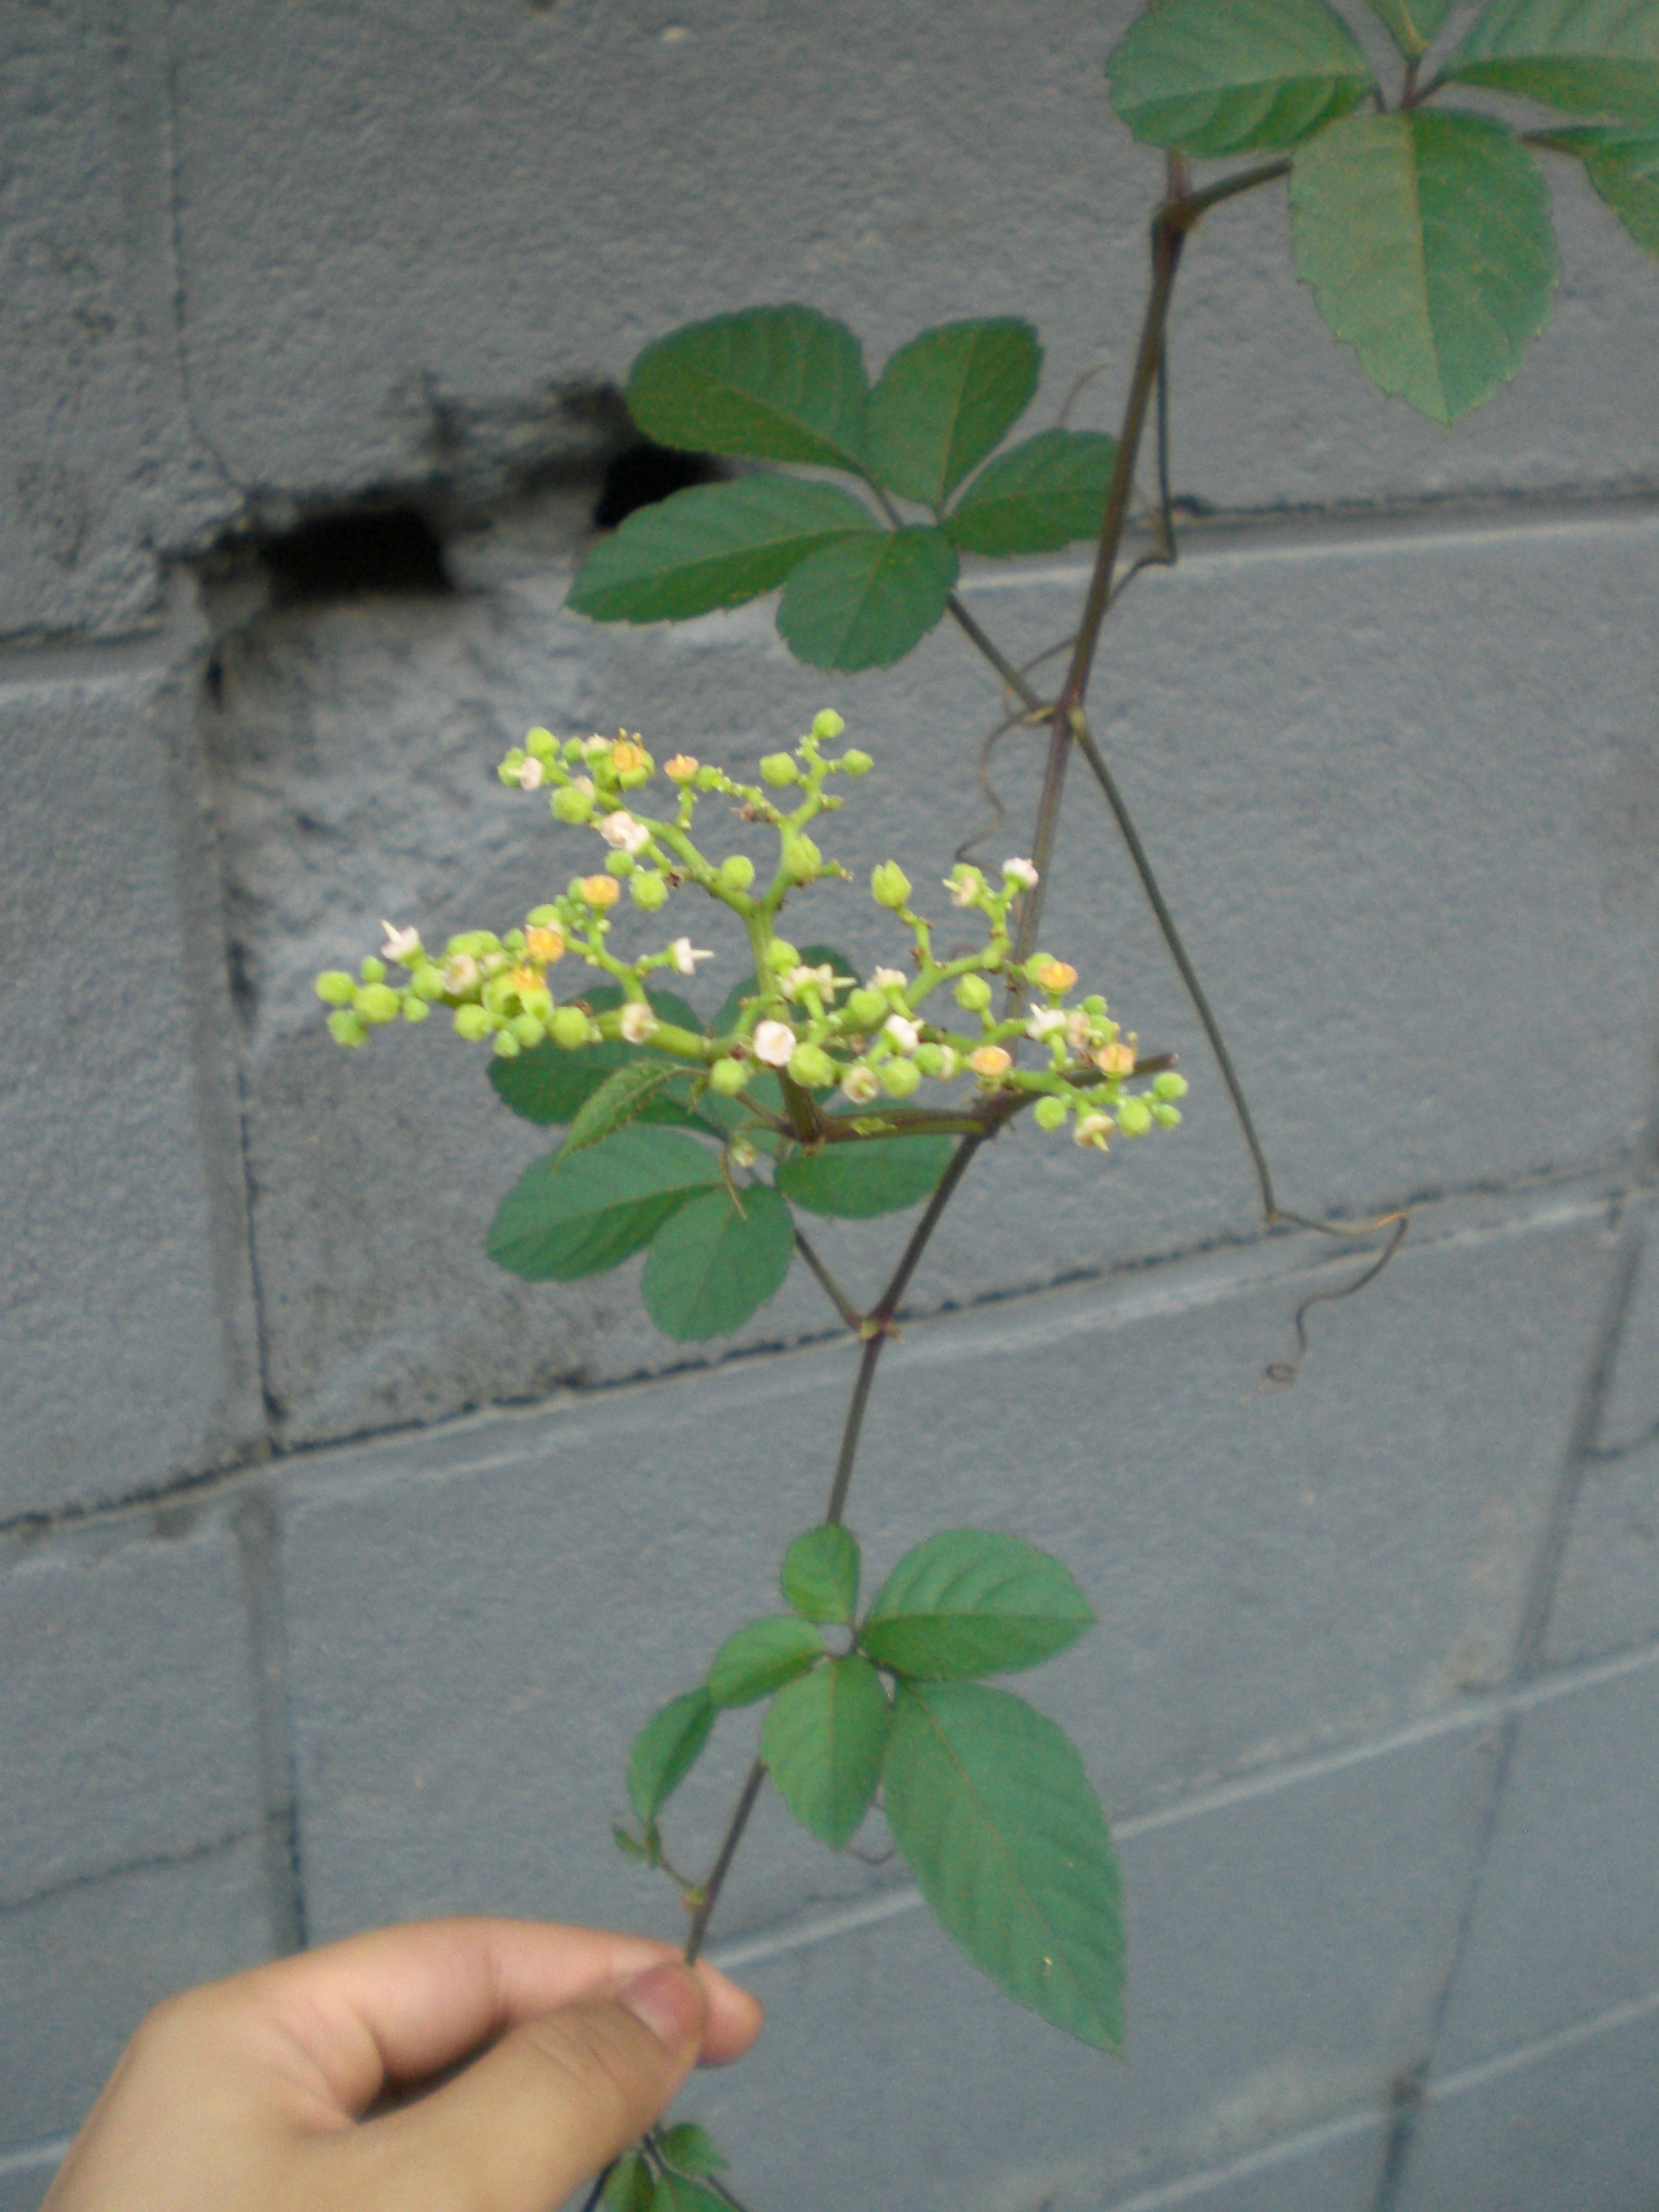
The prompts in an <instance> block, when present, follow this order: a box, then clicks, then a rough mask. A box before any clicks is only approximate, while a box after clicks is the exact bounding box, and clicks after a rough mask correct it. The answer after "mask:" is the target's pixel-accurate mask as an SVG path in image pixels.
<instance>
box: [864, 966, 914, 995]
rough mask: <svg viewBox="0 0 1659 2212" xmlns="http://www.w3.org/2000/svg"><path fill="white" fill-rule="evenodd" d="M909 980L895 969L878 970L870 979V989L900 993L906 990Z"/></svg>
mask: <svg viewBox="0 0 1659 2212" xmlns="http://www.w3.org/2000/svg"><path fill="white" fill-rule="evenodd" d="M909 980H910V979H909V977H908V975H904V974H903V973H902V971H901V970H900V969H896V968H878V969H877V970H876V972H875V974H874V975H872V977H871V978H870V988H871V989H872V991H902V990H904V989H906V988H907V987H908V983H909Z"/></svg>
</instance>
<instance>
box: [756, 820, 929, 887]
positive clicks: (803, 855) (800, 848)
mask: <svg viewBox="0 0 1659 2212" xmlns="http://www.w3.org/2000/svg"><path fill="white" fill-rule="evenodd" d="M822 866H823V854H822V853H820V852H819V850H818V848H817V846H816V845H815V844H814V843H813V842H812V840H811V838H810V837H808V836H804V835H803V834H802V833H801V832H800V831H799V830H797V832H796V833H795V835H794V836H793V837H786V838H785V840H784V844H783V872H784V873H785V875H786V876H787V877H788V878H789V880H790V882H791V883H792V884H810V883H811V881H812V879H813V878H814V877H815V876H816V875H817V872H818V870H819V869H820V868H821V867H822ZM904 888H905V889H906V890H909V888H910V886H909V885H908V884H906V885H905V887H904Z"/></svg>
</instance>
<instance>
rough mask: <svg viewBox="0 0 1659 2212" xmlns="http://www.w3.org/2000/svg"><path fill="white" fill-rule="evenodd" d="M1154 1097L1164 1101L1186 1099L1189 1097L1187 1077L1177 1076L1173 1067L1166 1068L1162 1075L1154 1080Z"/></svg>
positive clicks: (1156, 1076)
mask: <svg viewBox="0 0 1659 2212" xmlns="http://www.w3.org/2000/svg"><path fill="white" fill-rule="evenodd" d="M1152 1096H1153V1097H1154V1098H1164V1099H1170V1098H1184V1097H1186V1096H1187V1079H1186V1077H1185V1076H1184V1075H1177V1074H1176V1072H1175V1070H1174V1068H1172V1067H1166V1068H1165V1069H1164V1073H1163V1074H1162V1075H1155V1076H1154V1077H1153V1078H1152Z"/></svg>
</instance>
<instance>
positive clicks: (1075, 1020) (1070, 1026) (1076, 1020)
mask: <svg viewBox="0 0 1659 2212" xmlns="http://www.w3.org/2000/svg"><path fill="white" fill-rule="evenodd" d="M1094 1033H1095V1018H1094V1016H1093V1015H1092V1014H1090V1013H1085V1012H1084V1010H1083V1008H1082V1007H1081V1006H1073V1009H1072V1011H1071V1012H1070V1013H1069V1014H1067V1015H1066V1043H1067V1044H1068V1045H1070V1046H1071V1048H1072V1049H1073V1052H1081V1051H1082V1049H1083V1048H1084V1046H1085V1044H1088V1043H1090V1042H1091V1041H1092V1039H1093V1036H1094Z"/></svg>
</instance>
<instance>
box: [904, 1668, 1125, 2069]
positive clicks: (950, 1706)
mask: <svg viewBox="0 0 1659 2212" xmlns="http://www.w3.org/2000/svg"><path fill="white" fill-rule="evenodd" d="M882 1784H883V1788H884V1801H883V1802H884V1807H885V1810H886V1814H887V1825H888V1826H889V1827H890V1829H891V1830H892V1833H893V1840H894V1842H895V1843H896V1844H897V1845H898V1848H899V1850H901V1851H902V1853H903V1855H904V1857H905V1859H906V1861H907V1862H908V1865H909V1867H910V1869H911V1872H912V1873H913V1874H914V1875H915V1877H916V1881H917V1884H918V1886H919V1887H920V1888H921V1893H922V1895H923V1896H924V1897H925V1898H926V1899H927V1903H928V1905H929V1906H930V1907H931V1909H932V1911H933V1915H934V1917H935V1918H936V1919H938V1920H939V1923H941V1925H942V1926H944V1927H945V1929H947V1930H948V1931H949V1933H950V1934H951V1936H954V1937H955V1938H956V1940H957V1942H958V1943H959V1944H960V1945H961V1946H962V1948H963V1950H964V1951H965V1952H966V1953H967V1954H968V1956H969V1958H970V1959H971V1960H973V1962H974V1964H975V1966H979V1967H981V1968H982V1970H983V1971H984V1972H986V1973H987V1974H989V1975H990V1976H991V1978H992V1979H993V1980H994V1981H995V1982H996V1983H997V1984H999V1986H1000V1988H1002V1989H1003V1990H1006V1992H1007V1994H1008V1995H1009V1996H1011V1997H1012V1998H1013V1999H1014V2001H1015V2002H1016V2003H1017V2004H1023V2005H1029V2006H1030V2008H1031V2009H1032V2010H1033V2011H1034V2012H1040V2013H1041V2014H1042V2015H1043V2017H1044V2018H1045V2019H1046V2020H1050V2021H1053V2022H1054V2025H1055V2027H1062V2028H1064V2029H1065V2030H1066V2033H1067V2034H1069V2035H1075V2036H1078V2037H1079V2038H1080V2039H1082V2041H1084V2042H1085V2043H1091V2044H1093V2045H1096V2046H1097V2048H1098V2049H1101V2050H1106V2051H1116V2050H1118V2049H1120V2048H1121V2044H1122V2039H1123V2015H1122V1983H1123V1917H1122V1902H1121V1892H1122V1884H1121V1876H1120V1875H1119V1873H1118V1866H1117V1858H1116V1855H1115V1852H1114V1851H1113V1849H1112V1841H1111V1837H1110V1835H1109V1832H1108V1831H1107V1826H1106V1816H1105V1814H1103V1812H1102V1811H1101V1808H1100V1802H1099V1800H1098V1799H1097V1797H1096V1796H1095V1793H1094V1790H1093V1789H1092V1788H1091V1785H1090V1782H1089V1778H1088V1776H1087V1774H1086V1773H1085V1771H1084V1766H1083V1761H1082V1760H1081V1759H1079V1756H1078V1754H1077V1752H1076V1751H1075V1749H1074V1748H1073V1746H1072V1744H1071V1743H1070V1742H1069V1741H1067V1739H1066V1735H1065V1734H1064V1732H1063V1730H1061V1729H1059V1728H1057V1727H1056V1726H1055V1725H1054V1722H1053V1721H1051V1720H1047V1719H1045V1718H1044V1717H1043V1716H1042V1714H1041V1713H1037V1712H1034V1711H1032V1709H1031V1707H1030V1705H1026V1704H1025V1703H1024V1700H1023V1699H1019V1698H1016V1697H1012V1696H1011V1695H1010V1694H1009V1692H1007V1691H1006V1690H987V1689H986V1688H984V1687H983V1686H981V1685H980V1684H978V1683H971V1682H957V1683H945V1684H937V1685H935V1684H929V1685H926V1686H922V1685H918V1684H915V1683H910V1682H901V1683H900V1684H899V1685H898V1691H897V1697H896V1706H895V1711H894V1716H893V1726H892V1732H891V1734H890V1736H889V1738H888V1742H887V1755H886V1758H885V1759H884V1762H883V1765H882Z"/></svg>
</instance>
